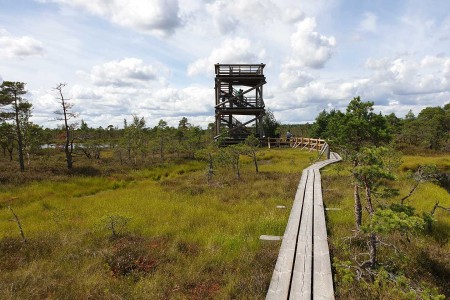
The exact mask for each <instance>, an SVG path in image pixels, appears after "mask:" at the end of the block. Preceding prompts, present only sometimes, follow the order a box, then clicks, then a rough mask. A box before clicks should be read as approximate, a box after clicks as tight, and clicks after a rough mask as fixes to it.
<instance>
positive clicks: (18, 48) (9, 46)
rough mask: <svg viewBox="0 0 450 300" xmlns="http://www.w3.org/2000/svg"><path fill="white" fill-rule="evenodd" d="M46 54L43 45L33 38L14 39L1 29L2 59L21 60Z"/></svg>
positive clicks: (0, 48)
mask: <svg viewBox="0 0 450 300" xmlns="http://www.w3.org/2000/svg"><path fill="white" fill-rule="evenodd" d="M43 54H44V47H43V45H42V43H41V42H40V41H38V40H36V39H34V38H32V37H29V36H22V37H13V36H11V35H10V34H9V33H8V32H7V31H6V30H5V29H1V28H0V58H20V59H23V58H25V57H29V56H39V55H43Z"/></svg>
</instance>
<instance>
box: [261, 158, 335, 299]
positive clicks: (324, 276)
mask: <svg viewBox="0 0 450 300" xmlns="http://www.w3.org/2000/svg"><path fill="white" fill-rule="evenodd" d="M340 160H341V157H340V156H339V155H338V154H337V153H334V152H332V153H331V154H330V159H327V160H324V161H320V162H317V163H315V164H313V165H311V166H310V167H308V168H306V169H305V170H303V173H302V177H301V179H300V183H299V185H298V189H297V193H296V195H295V199H294V203H293V205H292V210H291V214H290V216H289V220H288V224H287V226H286V231H285V233H284V236H283V241H282V244H281V248H280V253H279V255H278V259H277V263H276V265H275V270H274V271H273V275H272V280H271V282H270V287H269V290H268V292H267V295H266V299H268V300H282V299H334V290H333V278H332V274H331V262H330V252H329V249H328V241H327V230H326V225H325V213H324V207H323V200H322V184H321V177H320V172H319V170H320V168H322V167H325V166H326V165H328V164H331V163H335V162H338V161H340Z"/></svg>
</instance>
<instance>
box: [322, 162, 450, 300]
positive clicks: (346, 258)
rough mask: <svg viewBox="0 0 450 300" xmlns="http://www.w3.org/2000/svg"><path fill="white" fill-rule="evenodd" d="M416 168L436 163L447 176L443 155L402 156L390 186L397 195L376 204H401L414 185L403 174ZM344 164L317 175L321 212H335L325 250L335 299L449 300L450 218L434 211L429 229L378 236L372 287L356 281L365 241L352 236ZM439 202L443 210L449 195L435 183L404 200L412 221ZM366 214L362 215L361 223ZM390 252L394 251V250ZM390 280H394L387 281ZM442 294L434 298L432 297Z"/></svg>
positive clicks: (348, 184) (349, 192)
mask: <svg viewBox="0 0 450 300" xmlns="http://www.w3.org/2000/svg"><path fill="white" fill-rule="evenodd" d="M420 164H435V165H436V166H437V168H438V169H439V170H443V171H446V172H448V171H449V169H450V157H449V156H448V155H436V154H434V155H430V156H427V157H423V156H404V157H403V163H402V165H401V166H400V167H399V170H398V172H397V181H395V182H394V183H393V184H392V185H391V187H392V188H397V189H398V190H399V195H398V196H396V197H393V198H391V199H381V198H379V199H377V201H376V205H377V206H382V207H388V206H389V205H391V204H392V203H400V199H401V197H402V196H404V195H407V194H408V192H409V191H410V189H411V186H412V184H413V182H412V181H411V179H408V177H407V176H406V175H407V174H406V172H407V171H408V170H414V169H415V168H417V167H418V166H419V165H420ZM342 166H344V167H345V163H341V164H340V165H331V166H328V167H327V168H325V169H324V170H323V172H322V186H323V195H324V203H325V206H326V207H333V208H340V209H341V210H329V211H327V212H326V218H327V230H328V235H329V237H330V251H331V254H332V260H333V271H334V281H335V291H336V298H337V299H443V298H442V297H450V289H449V286H448V281H449V278H450V256H449V253H450V244H449V238H450V213H449V212H446V211H444V210H439V211H438V210H436V212H435V214H434V221H433V222H432V224H431V228H430V229H429V230H427V229H425V230H424V231H422V232H420V233H418V234H417V235H410V236H409V237H408V238H406V236H404V235H400V234H399V233H394V234H390V235H387V236H383V242H385V243H386V244H388V245H391V246H386V245H380V247H379V259H380V265H379V266H378V269H377V270H376V271H377V275H376V276H375V278H374V280H373V281H372V282H371V281H370V280H367V279H364V278H362V279H360V280H357V279H356V271H355V270H356V268H354V266H357V265H358V262H361V261H364V260H366V259H367V256H366V254H367V253H368V248H367V240H366V239H365V238H364V237H354V233H355V231H354V228H355V225H354V213H353V210H354V209H353V201H354V200H353V193H352V192H353V188H352V185H351V177H350V173H349V171H348V170H349V168H350V166H349V165H347V166H346V168H345V169H344V170H342ZM436 201H439V203H440V204H441V205H442V206H444V207H449V206H450V194H449V193H448V192H447V191H446V190H445V189H444V188H442V187H440V186H438V185H437V184H436V183H432V182H426V183H422V184H420V185H419V187H418V188H417V190H416V191H415V192H414V194H413V195H412V196H411V197H410V198H408V200H407V203H405V204H407V205H409V206H412V207H413V208H414V209H415V211H414V213H415V214H416V215H417V216H423V214H424V213H429V212H430V211H431V209H432V208H433V205H434V204H435V203H436ZM367 219H368V215H367V213H366V212H365V211H364V215H363V223H364V222H365V221H367ZM394 247H395V248H394ZM392 275H394V276H395V277H391V276H392ZM438 294H441V295H445V296H441V298H439V297H438V296H437V295H438Z"/></svg>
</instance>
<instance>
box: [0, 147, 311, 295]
mask: <svg viewBox="0 0 450 300" xmlns="http://www.w3.org/2000/svg"><path fill="white" fill-rule="evenodd" d="M314 158H315V153H309V152H301V151H299V150H278V149H277V150H261V151H259V152H258V159H259V161H260V172H259V173H255V171H254V167H253V164H252V161H251V159H250V158H245V157H242V179H241V180H236V178H235V176H234V172H233V171H232V170H229V169H226V168H216V169H215V175H214V176H213V179H212V180H211V181H210V182H208V181H207V177H206V172H207V163H205V162H199V161H185V162H183V163H180V162H179V163H168V164H165V165H154V166H153V167H152V168H141V169H139V170H132V169H130V170H128V171H126V172H125V171H120V172H118V173H111V172H109V171H108V173H107V175H103V176H85V175H77V174H69V176H67V174H63V175H62V176H61V177H52V180H48V179H44V178H40V179H39V181H33V180H31V181H26V182H21V183H14V182H10V183H9V184H7V185H4V186H2V187H1V188H0V260H1V262H0V267H1V270H2V272H0V295H2V298H4V299H42V298H49V299H87V298H94V299H116V298H126V299H263V298H264V296H265V293H266V291H267V288H268V284H269V282H270V278H271V275H272V272H273V268H274V265H275V261H276V257H277V255H278V249H279V246H280V243H279V242H263V241H260V240H259V236H260V235H262V234H270V235H283V233H284V229H285V226H286V223H287V218H288V215H289V211H290V207H291V204H292V200H293V198H294V193H295V191H296V186H297V184H298V181H299V179H300V175H301V172H302V169H303V168H304V167H306V166H308V165H309V164H310V162H311V161H312V160H314ZM101 173H102V174H104V173H103V171H102V172H101ZM58 176H59V175H58ZM12 198H14V199H13V200H11V199H12ZM7 205H11V206H12V207H13V208H14V210H15V212H16V213H17V214H18V216H19V217H20V219H21V222H22V225H23V228H24V231H25V234H26V235H27V237H28V242H27V243H22V242H21V240H20V239H19V237H18V232H17V226H16V225H15V224H14V223H13V222H9V221H8V220H9V219H10V218H11V216H10V215H9V212H8V210H7ZM276 205H285V206H286V207H287V209H284V210H280V209H276ZM111 216H119V217H121V218H122V217H123V218H124V219H126V220H127V222H126V223H124V224H123V227H121V229H120V230H119V231H117V232H116V234H111V228H110V227H108V226H107V225H108V224H106V225H105V220H106V221H108V220H111Z"/></svg>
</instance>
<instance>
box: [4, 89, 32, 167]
mask: <svg viewBox="0 0 450 300" xmlns="http://www.w3.org/2000/svg"><path fill="white" fill-rule="evenodd" d="M26 93H27V91H26V90H25V83H23V82H13V81H3V83H2V84H1V86H0V105H1V106H2V107H4V108H6V110H3V111H2V112H1V115H0V118H2V119H13V120H14V124H15V127H16V138H17V149H18V153H19V165H20V171H21V172H24V171H25V163H24V158H23V129H22V127H21V125H22V124H23V122H21V121H22V120H23V118H24V116H29V114H30V113H31V103H29V102H28V101H27V100H25V99H24V98H22V97H21V96H22V95H25V94H26Z"/></svg>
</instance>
